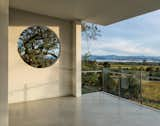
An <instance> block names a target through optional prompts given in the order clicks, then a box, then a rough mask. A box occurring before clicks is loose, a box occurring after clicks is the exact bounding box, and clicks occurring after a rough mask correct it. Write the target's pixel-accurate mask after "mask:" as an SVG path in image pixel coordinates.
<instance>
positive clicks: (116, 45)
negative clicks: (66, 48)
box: [83, 38, 160, 56]
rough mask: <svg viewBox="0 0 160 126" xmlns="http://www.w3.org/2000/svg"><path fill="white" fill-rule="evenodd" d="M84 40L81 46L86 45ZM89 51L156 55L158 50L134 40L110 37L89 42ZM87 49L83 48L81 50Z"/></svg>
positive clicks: (105, 53) (159, 53)
mask: <svg viewBox="0 0 160 126" xmlns="http://www.w3.org/2000/svg"><path fill="white" fill-rule="evenodd" d="M86 43H87V42H86V41H83V47H84V46H87V44H86ZM89 46H90V51H91V53H92V54H93V55H112V54H114V55H147V56H158V55H160V52H159V50H155V49H154V48H151V47H144V45H143V44H140V43H137V42H136V41H135V42H134V41H130V40H128V39H122V38H112V39H107V40H105V41H92V42H89ZM85 51H87V49H86V48H83V52H85Z"/></svg>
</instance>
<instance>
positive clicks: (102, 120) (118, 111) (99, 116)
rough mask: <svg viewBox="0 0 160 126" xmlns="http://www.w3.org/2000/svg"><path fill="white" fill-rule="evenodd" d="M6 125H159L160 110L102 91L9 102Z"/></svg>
mask: <svg viewBox="0 0 160 126" xmlns="http://www.w3.org/2000/svg"><path fill="white" fill-rule="evenodd" d="M9 108H10V109H9V112H10V114H9V126H160V112H158V111H154V110H151V109H148V108H146V107H143V106H139V105H136V104H134V103H131V102H127V101H125V100H122V99H118V98H116V97H113V96H110V95H107V94H104V93H91V94H87V95H83V96H82V97H81V98H73V97H61V98H53V99H46V100H40V101H34V102H28V103H20V104H12V105H10V106H9Z"/></svg>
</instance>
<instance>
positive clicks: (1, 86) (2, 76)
mask: <svg viewBox="0 0 160 126" xmlns="http://www.w3.org/2000/svg"><path fill="white" fill-rule="evenodd" d="M0 126H8V0H0Z"/></svg>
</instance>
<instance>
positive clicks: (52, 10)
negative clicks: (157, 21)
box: [10, 0, 160, 25]
mask: <svg viewBox="0 0 160 126" xmlns="http://www.w3.org/2000/svg"><path fill="white" fill-rule="evenodd" d="M10 7H12V8H17V9H21V10H25V11H29V12H33V13H37V14H42V15H47V16H51V17H57V18H61V19H65V20H84V21H89V22H92V23H97V24H101V25H108V24H112V23H115V22H118V21H121V20H124V19H128V18H131V17H135V16H138V15H141V14H145V13H148V12H151V11H154V10H158V9H160V0H10Z"/></svg>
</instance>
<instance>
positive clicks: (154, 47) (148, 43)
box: [82, 10, 160, 56]
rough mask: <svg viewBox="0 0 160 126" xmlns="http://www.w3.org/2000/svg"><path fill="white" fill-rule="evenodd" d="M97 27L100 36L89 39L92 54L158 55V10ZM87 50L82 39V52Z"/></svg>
mask: <svg viewBox="0 0 160 126" xmlns="http://www.w3.org/2000/svg"><path fill="white" fill-rule="evenodd" d="M99 29H100V30H101V37H98V39H97V40H94V41H93V40H92V41H89V51H90V53H91V54H92V55H120V56H160V10H157V11H154V12H151V13H147V14H144V15H141V16H137V17H134V18H130V19H127V20H124V21H121V22H118V23H114V24H112V25H108V26H99ZM87 51H88V49H87V42H86V41H85V40H84V39H82V54H85V53H86V52H87Z"/></svg>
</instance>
